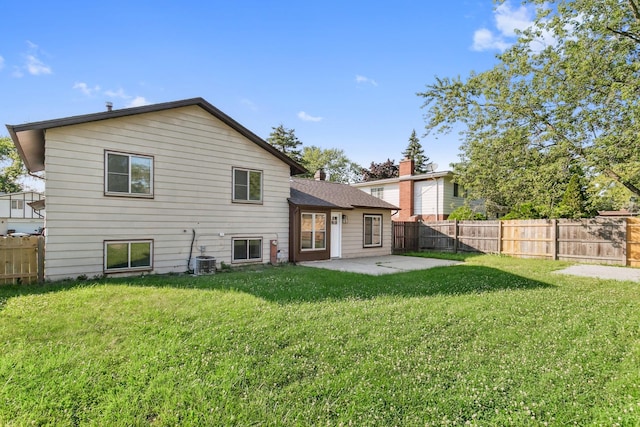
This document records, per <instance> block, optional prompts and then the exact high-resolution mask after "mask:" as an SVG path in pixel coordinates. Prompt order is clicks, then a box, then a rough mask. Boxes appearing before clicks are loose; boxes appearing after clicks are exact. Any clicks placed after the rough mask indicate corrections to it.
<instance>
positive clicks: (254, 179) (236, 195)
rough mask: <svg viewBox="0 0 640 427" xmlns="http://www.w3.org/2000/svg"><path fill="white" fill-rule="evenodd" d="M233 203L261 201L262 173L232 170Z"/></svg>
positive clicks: (248, 170)
mask: <svg viewBox="0 0 640 427" xmlns="http://www.w3.org/2000/svg"><path fill="white" fill-rule="evenodd" d="M233 201H234V202H253V203H259V202H261V201H262V171H258V170H251V169H240V168H233Z"/></svg>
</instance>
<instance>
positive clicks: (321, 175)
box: [313, 169, 327, 181]
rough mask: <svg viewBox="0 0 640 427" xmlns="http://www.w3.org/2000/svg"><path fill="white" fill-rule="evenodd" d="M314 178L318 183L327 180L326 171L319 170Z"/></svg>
mask: <svg viewBox="0 0 640 427" xmlns="http://www.w3.org/2000/svg"><path fill="white" fill-rule="evenodd" d="M313 178H314V179H315V180H316V181H324V180H325V179H327V174H326V173H325V172H324V169H318V170H317V171H316V173H315V175H313Z"/></svg>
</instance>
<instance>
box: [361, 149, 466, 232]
mask: <svg viewBox="0 0 640 427" xmlns="http://www.w3.org/2000/svg"><path fill="white" fill-rule="evenodd" d="M352 185H353V186H354V187H356V188H359V189H360V190H362V191H364V192H366V193H369V194H371V195H372V196H375V197H379V198H380V199H382V200H384V201H386V202H389V203H391V204H394V205H397V206H399V207H400V211H398V212H397V213H396V214H395V215H393V217H392V219H393V220H394V221H439V220H445V219H447V217H448V216H449V214H450V213H451V212H452V211H453V210H454V209H455V208H456V207H458V206H462V205H463V204H464V201H465V199H464V197H463V194H462V191H461V189H460V188H459V187H458V184H456V183H454V182H453V172H451V171H442V172H428V173H424V174H419V175H415V174H414V162H413V160H409V159H405V160H403V161H401V162H400V172H399V177H398V178H389V179H381V180H377V181H368V182H360V183H357V184H352Z"/></svg>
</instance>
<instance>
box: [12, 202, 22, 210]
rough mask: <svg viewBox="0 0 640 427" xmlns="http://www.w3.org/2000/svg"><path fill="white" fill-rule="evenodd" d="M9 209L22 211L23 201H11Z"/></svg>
mask: <svg viewBox="0 0 640 427" xmlns="http://www.w3.org/2000/svg"><path fill="white" fill-rule="evenodd" d="M11 209H14V210H15V209H20V210H22V209H24V200H12V201H11Z"/></svg>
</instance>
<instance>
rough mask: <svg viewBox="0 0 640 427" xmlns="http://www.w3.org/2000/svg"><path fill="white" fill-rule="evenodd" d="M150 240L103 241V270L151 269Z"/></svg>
mask: <svg viewBox="0 0 640 427" xmlns="http://www.w3.org/2000/svg"><path fill="white" fill-rule="evenodd" d="M152 249H153V242H152V241H151V240H130V241H107V242H104V270H105V271H106V272H111V271H114V272H116V271H129V270H149V269H151V259H152Z"/></svg>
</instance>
